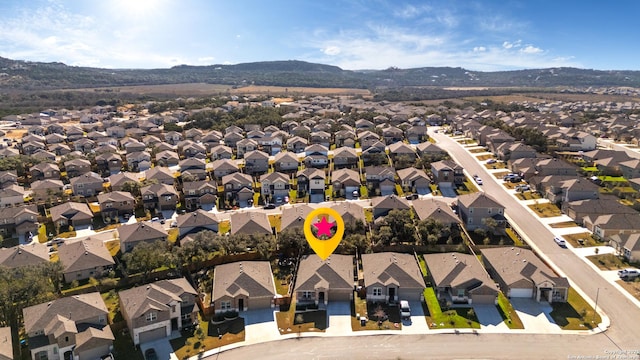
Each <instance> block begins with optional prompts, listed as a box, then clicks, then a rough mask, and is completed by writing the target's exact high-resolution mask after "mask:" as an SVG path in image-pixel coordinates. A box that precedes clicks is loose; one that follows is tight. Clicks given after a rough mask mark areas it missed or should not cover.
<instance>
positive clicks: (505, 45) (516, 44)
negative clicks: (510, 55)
mask: <svg viewBox="0 0 640 360" xmlns="http://www.w3.org/2000/svg"><path fill="white" fill-rule="evenodd" d="M521 45H522V40H517V41H514V42H509V41H505V42H503V43H502V47H503V48H505V49H511V48H514V47H516V48H517V47H520V46H521Z"/></svg>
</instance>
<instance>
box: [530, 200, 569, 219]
mask: <svg viewBox="0 0 640 360" xmlns="http://www.w3.org/2000/svg"><path fill="white" fill-rule="evenodd" d="M529 208H530V209H531V210H533V211H534V212H535V213H536V214H537V215H538V216H539V217H541V218H548V217H554V216H560V215H562V212H561V211H560V209H559V208H558V207H557V206H556V205H555V204H552V203H538V204H533V205H529Z"/></svg>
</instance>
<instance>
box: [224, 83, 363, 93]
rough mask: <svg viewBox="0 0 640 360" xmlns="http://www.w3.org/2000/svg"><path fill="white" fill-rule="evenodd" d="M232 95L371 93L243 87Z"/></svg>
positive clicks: (278, 87)
mask: <svg viewBox="0 0 640 360" xmlns="http://www.w3.org/2000/svg"><path fill="white" fill-rule="evenodd" d="M229 92H230V93H232V94H243V95H251V94H271V95H277V94H287V95H290V94H305V95H362V96H369V95H371V92H369V90H365V89H342V88H309V87H284V86H255V85H252V86H244V87H241V88H237V89H231V90H230V91H229Z"/></svg>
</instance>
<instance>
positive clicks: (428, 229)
mask: <svg viewBox="0 0 640 360" xmlns="http://www.w3.org/2000/svg"><path fill="white" fill-rule="evenodd" d="M417 228H418V236H419V238H420V239H421V241H422V244H424V245H427V244H429V245H433V244H435V243H436V242H438V239H439V238H440V237H441V236H442V235H443V230H444V229H445V226H444V225H443V224H442V222H440V221H438V220H436V219H433V218H428V219H425V220H419V221H418V224H417Z"/></svg>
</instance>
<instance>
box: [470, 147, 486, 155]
mask: <svg viewBox="0 0 640 360" xmlns="http://www.w3.org/2000/svg"><path fill="white" fill-rule="evenodd" d="M469 152H470V153H472V154H478V153H483V152H487V149H485V148H481V149H469Z"/></svg>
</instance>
